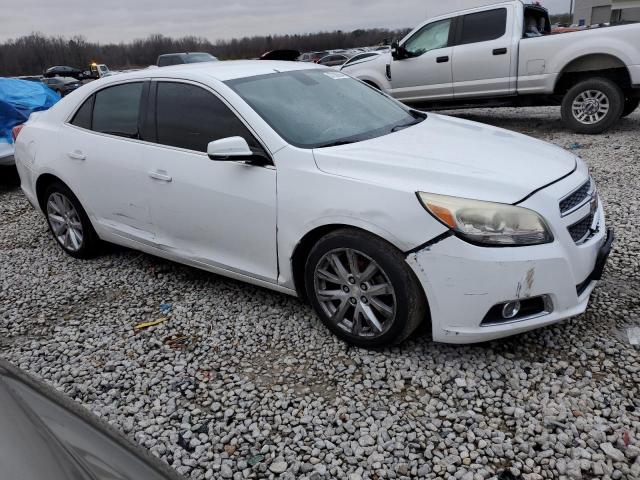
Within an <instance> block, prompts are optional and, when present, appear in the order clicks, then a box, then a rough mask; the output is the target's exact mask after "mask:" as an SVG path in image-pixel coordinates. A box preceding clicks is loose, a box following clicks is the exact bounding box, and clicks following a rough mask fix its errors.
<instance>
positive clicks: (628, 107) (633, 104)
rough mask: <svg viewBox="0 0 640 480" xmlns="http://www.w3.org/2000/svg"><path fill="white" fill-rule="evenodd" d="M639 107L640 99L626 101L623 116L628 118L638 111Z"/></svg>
mask: <svg viewBox="0 0 640 480" xmlns="http://www.w3.org/2000/svg"><path fill="white" fill-rule="evenodd" d="M638 105H640V98H627V99H626V100H625V101H624V109H623V110H622V116H623V117H628V116H629V115H631V114H632V113H633V112H635V111H636V109H637V108H638Z"/></svg>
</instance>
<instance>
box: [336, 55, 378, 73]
mask: <svg viewBox="0 0 640 480" xmlns="http://www.w3.org/2000/svg"><path fill="white" fill-rule="evenodd" d="M378 55H380V52H377V51H372V52H364V53H358V54H357V55H354V56H353V57H351V58H350V59H349V60H347V61H346V62H344V63H343V64H342V65H341V66H340V70H342V69H344V68H345V67H348V66H351V65H355V64H356V63H361V62H366V61H369V60H373V58H374V57H377V56H378Z"/></svg>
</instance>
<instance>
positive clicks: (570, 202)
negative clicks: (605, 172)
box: [559, 178, 596, 217]
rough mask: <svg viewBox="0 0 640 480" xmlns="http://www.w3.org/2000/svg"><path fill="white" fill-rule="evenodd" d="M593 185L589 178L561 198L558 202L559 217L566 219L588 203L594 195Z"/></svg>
mask: <svg viewBox="0 0 640 480" xmlns="http://www.w3.org/2000/svg"><path fill="white" fill-rule="evenodd" d="M595 190H596V188H595V183H594V182H593V179H591V178H589V180H587V181H586V182H585V183H583V184H582V185H580V186H579V187H578V188H576V189H575V190H573V191H571V192H569V193H568V194H567V195H565V196H564V197H562V198H561V199H560V202H559V207H560V216H561V217H566V216H567V215H570V214H571V213H573V212H575V211H576V210H578V209H580V208H582V207H583V206H584V205H586V204H587V203H589V201H590V200H591V199H592V198H593V196H594V194H595Z"/></svg>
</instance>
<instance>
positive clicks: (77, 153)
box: [67, 150, 87, 160]
mask: <svg viewBox="0 0 640 480" xmlns="http://www.w3.org/2000/svg"><path fill="white" fill-rule="evenodd" d="M67 156H68V157H69V158H70V159H71V160H86V159H87V156H86V155H85V154H84V153H82V152H81V151H80V150H74V151H73V152H69V153H67Z"/></svg>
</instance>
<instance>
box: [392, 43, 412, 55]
mask: <svg viewBox="0 0 640 480" xmlns="http://www.w3.org/2000/svg"><path fill="white" fill-rule="evenodd" d="M391 56H392V57H393V59H394V60H402V59H403V58H407V57H408V56H409V54H408V53H407V51H406V50H405V48H404V47H403V46H402V45H400V44H399V43H398V41H397V40H394V41H393V43H392V44H391Z"/></svg>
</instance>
